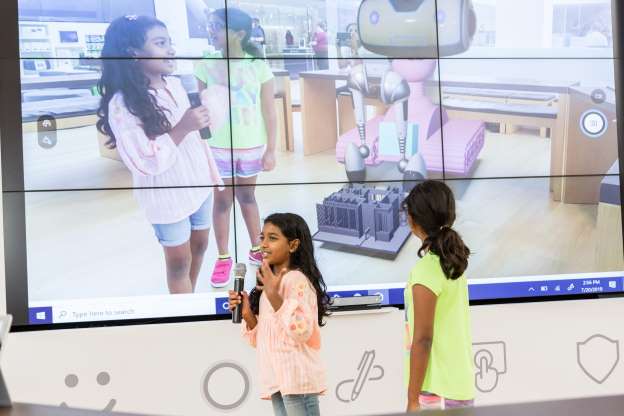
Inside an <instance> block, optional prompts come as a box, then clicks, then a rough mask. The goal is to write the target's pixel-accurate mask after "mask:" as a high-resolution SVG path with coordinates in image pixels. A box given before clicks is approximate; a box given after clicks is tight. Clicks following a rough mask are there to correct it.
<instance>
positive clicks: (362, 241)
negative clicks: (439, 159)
mask: <svg viewBox="0 0 624 416" xmlns="http://www.w3.org/2000/svg"><path fill="white" fill-rule="evenodd" d="M404 198H405V193H404V192H403V188H402V187H401V186H384V187H373V186H368V185H362V184H349V185H345V186H344V187H343V188H342V189H341V190H340V191H338V192H334V193H333V194H331V195H330V196H328V197H327V198H325V199H324V200H323V203H321V204H317V205H316V215H317V219H318V225H319V231H318V232H317V233H316V234H315V235H314V240H316V241H322V242H324V243H327V247H326V248H335V249H338V250H343V251H353V252H363V253H366V254H370V255H377V256H380V257H386V258H392V259H394V258H395V257H396V256H397V254H398V253H399V251H400V250H401V247H403V244H405V241H407V239H408V238H409V236H410V230H409V226H408V225H407V222H406V220H405V217H404V216H403V215H402V214H401V212H400V207H401V203H402V202H403V199H404Z"/></svg>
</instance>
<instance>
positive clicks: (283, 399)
mask: <svg viewBox="0 0 624 416" xmlns="http://www.w3.org/2000/svg"><path fill="white" fill-rule="evenodd" d="M271 401H272V403H273V412H274V413H275V416H320V415H321V410H320V407H319V399H318V394H285V395H284V396H282V393H280V392H277V393H275V394H274V395H273V396H271Z"/></svg>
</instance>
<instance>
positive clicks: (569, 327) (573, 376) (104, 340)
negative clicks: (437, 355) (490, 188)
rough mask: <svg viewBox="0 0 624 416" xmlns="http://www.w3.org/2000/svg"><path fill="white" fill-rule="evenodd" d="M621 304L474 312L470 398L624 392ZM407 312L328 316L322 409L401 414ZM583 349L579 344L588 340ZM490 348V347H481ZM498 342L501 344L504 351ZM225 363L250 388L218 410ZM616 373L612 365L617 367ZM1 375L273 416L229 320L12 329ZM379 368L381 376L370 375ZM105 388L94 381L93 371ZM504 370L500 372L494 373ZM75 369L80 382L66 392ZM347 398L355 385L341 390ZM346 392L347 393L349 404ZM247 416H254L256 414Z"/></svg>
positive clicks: (16, 383)
mask: <svg viewBox="0 0 624 416" xmlns="http://www.w3.org/2000/svg"><path fill="white" fill-rule="evenodd" d="M622 316H624V299H603V300H595V301H568V302H550V303H532V304H515V305H513V304H512V305H499V306H479V307H473V308H472V318H473V326H474V328H473V333H474V342H475V343H478V345H475V349H474V351H475V353H477V352H479V351H481V350H484V349H485V350H488V351H490V353H491V354H492V355H491V356H492V357H493V359H494V362H489V359H488V358H487V357H488V353H487V352H486V353H483V352H479V356H480V357H481V356H483V357H486V358H485V362H487V363H488V364H489V366H490V369H489V370H488V371H485V372H484V373H483V376H482V377H480V378H479V387H480V388H481V389H482V390H489V389H491V388H492V387H494V389H493V390H492V391H491V392H489V393H485V392H479V395H478V398H477V402H478V404H480V405H489V404H497V403H508V402H525V401H541V400H549V399H560V398H573V397H584V396H600V395H611V394H624V364H623V363H622V362H621V360H620V361H619V362H616V361H615V359H616V358H617V357H618V355H617V354H619V355H620V356H621V355H622V353H623V351H622V346H621V344H622V343H623V342H624V325H622ZM403 319H404V314H403V311H399V310H388V311H386V312H384V313H376V314H366V315H361V314H360V315H347V316H335V317H333V318H331V319H330V322H329V323H328V325H327V327H325V329H323V330H322V331H323V332H322V334H323V353H324V359H325V361H326V363H327V365H328V367H329V390H328V394H327V395H326V396H325V397H324V398H322V402H321V404H322V410H323V414H328V415H356V414H376V413H383V412H393V411H402V410H403V408H404V404H405V395H404V393H403V385H402V382H403V374H402V370H403V363H402V360H403V331H404V321H403ZM597 334H600V335H604V336H606V337H608V338H609V339H612V340H617V341H618V342H619V344H618V345H617V349H616V345H615V344H611V343H609V342H608V341H606V340H605V339H604V338H600V337H599V338H594V339H593V341H592V342H590V343H588V347H589V349H586V347H583V348H581V351H582V354H583V355H582V356H581V359H582V363H583V365H584V366H585V367H586V369H587V371H588V373H589V374H591V375H592V376H593V377H594V378H595V379H597V380H598V381H601V379H602V377H603V376H604V375H605V374H607V373H608V372H609V370H610V369H611V368H613V371H612V372H611V374H610V376H609V377H608V378H607V379H606V380H604V381H603V382H602V383H601V384H600V383H598V382H596V381H594V380H592V379H591V378H590V377H589V376H588V375H587V374H586V373H585V372H584V371H583V370H582V369H581V367H580V366H579V363H578V357H577V343H579V342H583V341H585V340H587V339H588V338H590V337H591V336H593V335H597ZM483 343H485V345H484V344H483ZM503 344H504V347H503ZM372 350H374V351H375V352H376V355H375V358H374V361H373V362H372V367H371V371H370V373H369V376H368V377H367V378H365V380H366V381H365V382H364V383H363V386H362V388H361V393H360V395H359V396H357V397H356V399H355V400H354V401H351V402H347V403H344V402H341V401H339V400H338V398H337V397H336V387H337V385H338V383H340V382H342V381H346V380H353V379H356V378H357V375H358V371H357V367H358V365H359V363H360V360H361V358H362V356H363V353H364V351H372ZM222 362H233V363H237V364H238V365H240V366H241V367H243V368H244V369H245V371H246V372H248V374H249V376H250V378H251V389H250V393H249V397H248V398H247V399H246V401H245V402H244V403H243V404H242V405H241V406H240V407H237V408H236V409H233V410H231V411H228V412H225V411H220V410H217V409H215V408H214V407H211V405H210V404H209V403H208V402H207V400H206V399H205V398H204V396H203V395H204V393H203V389H202V380H203V377H204V376H205V375H206V373H207V372H208V370H209V369H211V368H213V367H214V366H215V365H217V364H219V363H222ZM614 363H615V366H614V367H613V364H614ZM2 365H3V369H4V376H5V379H6V380H7V383H8V385H9V388H10V391H11V394H12V396H13V399H14V400H18V401H31V402H38V403H45V404H53V405H57V404H60V403H61V402H63V401H66V402H67V403H69V404H70V405H74V406H79V407H90V408H95V409H103V408H104V406H105V405H106V404H107V403H108V402H109V400H110V399H116V401H117V403H116V405H115V409H117V410H125V411H134V412H146V413H150V414H169V415H172V414H175V415H191V416H192V415H205V414H232V415H238V414H240V415H248V414H254V415H264V414H266V415H269V414H271V408H270V406H269V404H268V403H266V402H261V401H260V400H259V399H258V398H257V395H258V389H257V385H256V377H255V357H254V353H253V351H252V350H251V349H250V348H249V347H247V346H246V345H245V344H244V343H243V342H242V341H241V340H240V338H239V332H238V328H237V327H236V326H234V325H233V324H231V323H230V322H227V321H220V322H200V323H186V324H169V325H147V326H138V327H137V326H134V327H114V328H95V329H81V330H63V331H52V332H31V333H13V334H11V335H10V337H9V342H8V344H7V347H6V350H5V351H4V353H3V357H2ZM376 365H378V366H380V367H382V368H383V377H382V378H381V379H378V380H374V379H375V378H379V376H381V375H382V374H381V370H380V369H379V368H375V366H376ZM103 371H105V372H108V373H109V375H110V382H109V383H108V384H106V385H105V386H100V385H99V384H98V383H97V382H96V378H97V376H98V374H100V373H101V372H103ZM499 373H500V374H499ZM68 374H75V375H76V376H77V377H78V380H79V383H78V385H77V386H76V387H74V388H69V387H67V386H66V385H65V382H64V380H65V377H66V376H67V375H68ZM242 380H243V379H242V376H241V375H240V374H238V373H236V372H235V371H234V370H232V369H228V368H221V369H220V370H217V371H215V372H214V374H213V377H211V379H210V383H209V391H211V394H212V395H213V396H214V398H215V400H217V401H220V402H221V403H228V402H229V403H233V402H235V401H236V400H237V399H238V398H239V397H240V396H241V394H242V393H243V391H244V384H243V381H242ZM342 387H344V389H345V390H341V395H342V396H343V399H344V398H346V399H349V398H350V394H348V393H351V392H352V390H353V388H352V383H351V382H346V383H345V384H343V386H342ZM344 396H346V397H344ZM252 411H253V413H252Z"/></svg>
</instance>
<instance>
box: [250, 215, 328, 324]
mask: <svg viewBox="0 0 624 416" xmlns="http://www.w3.org/2000/svg"><path fill="white" fill-rule="evenodd" d="M264 223H265V224H267V223H269V224H273V225H274V226H276V227H277V228H279V229H280V230H281V232H282V234H284V236H285V237H286V238H287V239H288V241H293V240H299V247H298V248H297V251H295V252H294V253H291V255H290V268H291V270H299V271H300V272H301V273H303V274H304V275H305V276H306V277H307V278H308V280H309V281H310V283H311V284H312V286H314V290H315V291H316V300H317V301H316V304H317V307H318V323H319V325H320V326H323V325H325V323H324V322H323V318H324V317H325V316H327V315H328V313H327V306H328V304H329V296H328V295H327V286H326V285H325V281H324V280H323V275H322V274H321V271H320V270H319V268H318V266H317V265H316V260H315V259H314V245H313V244H312V234H311V233H310V228H309V227H308V224H306V222H305V220H304V219H303V218H301V217H300V216H299V215H297V214H291V213H277V214H272V215H269V216H268V217H267V218H266V219H265V220H264ZM261 294H262V292H261V291H260V290H258V289H256V288H254V289H253V290H252V291H251V293H250V294H249V300H250V302H249V303H250V305H251V309H252V311H253V312H254V313H255V314H256V315H257V314H258V313H259V309H260V308H259V303H260V295H261Z"/></svg>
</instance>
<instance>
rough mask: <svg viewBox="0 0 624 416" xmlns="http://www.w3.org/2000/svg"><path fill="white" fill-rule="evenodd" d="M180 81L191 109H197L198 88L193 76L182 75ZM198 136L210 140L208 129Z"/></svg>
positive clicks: (198, 100) (199, 101) (204, 129)
mask: <svg viewBox="0 0 624 416" xmlns="http://www.w3.org/2000/svg"><path fill="white" fill-rule="evenodd" d="M180 80H181V81H182V85H183V86H184V89H185V90H186V93H187V94H188V99H189V101H190V103H191V107H192V108H197V107H199V106H200V105H202V103H201V97H200V92H199V88H198V87H197V79H196V78H195V77H194V76H193V75H183V76H181V77H180ZM199 135H200V136H201V138H202V139H204V140H208V139H210V138H211V137H212V133H211V132H210V127H204V128H203V129H201V130H199Z"/></svg>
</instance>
